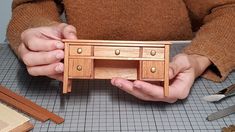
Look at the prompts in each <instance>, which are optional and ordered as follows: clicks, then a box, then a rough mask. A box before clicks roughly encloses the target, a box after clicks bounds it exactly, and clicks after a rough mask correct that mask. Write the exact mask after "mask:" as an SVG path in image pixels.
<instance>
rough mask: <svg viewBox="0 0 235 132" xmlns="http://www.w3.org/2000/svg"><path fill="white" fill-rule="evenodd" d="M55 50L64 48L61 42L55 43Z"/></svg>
mask: <svg viewBox="0 0 235 132" xmlns="http://www.w3.org/2000/svg"><path fill="white" fill-rule="evenodd" d="M56 48H58V49H62V48H64V44H63V43H61V42H58V43H56Z"/></svg>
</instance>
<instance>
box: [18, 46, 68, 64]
mask: <svg viewBox="0 0 235 132" xmlns="http://www.w3.org/2000/svg"><path fill="white" fill-rule="evenodd" d="M63 58H64V51H62V50H53V51H50V52H26V54H22V60H23V62H24V63H25V64H26V65H27V66H31V67H32V66H38V65H48V64H52V63H55V62H59V61H60V60H62V59H63Z"/></svg>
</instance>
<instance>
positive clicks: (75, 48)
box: [69, 45, 92, 56]
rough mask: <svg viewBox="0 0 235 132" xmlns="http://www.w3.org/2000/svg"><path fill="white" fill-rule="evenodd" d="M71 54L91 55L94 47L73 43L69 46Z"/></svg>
mask: <svg viewBox="0 0 235 132" xmlns="http://www.w3.org/2000/svg"><path fill="white" fill-rule="evenodd" d="M69 54H70V55H78V56H91V55H92V47H91V46H81V45H71V46H69Z"/></svg>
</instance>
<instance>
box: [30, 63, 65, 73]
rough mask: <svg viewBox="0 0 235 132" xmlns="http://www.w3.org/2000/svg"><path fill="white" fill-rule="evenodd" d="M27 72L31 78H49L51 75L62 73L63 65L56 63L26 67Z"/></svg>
mask: <svg viewBox="0 0 235 132" xmlns="http://www.w3.org/2000/svg"><path fill="white" fill-rule="evenodd" d="M27 70H28V72H29V74H30V75H32V76H51V75H56V74H59V73H63V71H64V64H63V63H61V62H58V63H53V64H50V65H43V66H34V67H27Z"/></svg>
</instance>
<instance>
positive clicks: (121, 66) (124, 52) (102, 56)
mask: <svg viewBox="0 0 235 132" xmlns="http://www.w3.org/2000/svg"><path fill="white" fill-rule="evenodd" d="M63 42H64V43H65V49H64V51H65V57H64V79H63V93H68V92H71V89H72V80H73V79H111V78H112V77H122V78H125V79H129V80H143V81H162V82H164V95H165V96H168V95H169V75H168V74H169V56H170V45H171V42H169V41H111V40H63Z"/></svg>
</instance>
